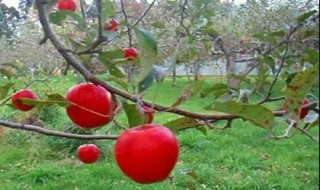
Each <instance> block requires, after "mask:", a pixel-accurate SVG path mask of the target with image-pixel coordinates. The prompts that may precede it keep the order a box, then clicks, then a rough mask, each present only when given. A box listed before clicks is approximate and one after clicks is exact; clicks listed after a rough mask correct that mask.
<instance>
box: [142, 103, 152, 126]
mask: <svg viewBox="0 0 320 190" xmlns="http://www.w3.org/2000/svg"><path fill="white" fill-rule="evenodd" d="M143 110H144V111H145V112H144V114H147V115H148V123H152V121H153V118H154V110H153V109H152V108H150V107H148V106H143Z"/></svg>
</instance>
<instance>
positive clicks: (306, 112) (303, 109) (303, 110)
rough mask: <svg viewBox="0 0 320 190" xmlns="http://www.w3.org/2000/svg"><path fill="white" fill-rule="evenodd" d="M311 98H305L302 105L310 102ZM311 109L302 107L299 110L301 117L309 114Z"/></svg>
mask: <svg viewBox="0 0 320 190" xmlns="http://www.w3.org/2000/svg"><path fill="white" fill-rule="evenodd" d="M309 103H310V102H309V100H308V99H307V98H305V99H304V100H303V102H302V106H304V105H307V104H309ZM308 112H309V109H306V108H301V109H300V112H299V118H300V119H304V118H305V117H306V116H307V115H308Z"/></svg>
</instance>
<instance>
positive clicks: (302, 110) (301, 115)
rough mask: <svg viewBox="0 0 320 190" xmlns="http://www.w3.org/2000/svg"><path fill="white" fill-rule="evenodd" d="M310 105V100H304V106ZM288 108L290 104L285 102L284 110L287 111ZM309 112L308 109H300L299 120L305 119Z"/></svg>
mask: <svg viewBox="0 0 320 190" xmlns="http://www.w3.org/2000/svg"><path fill="white" fill-rule="evenodd" d="M309 103H310V102H309V100H308V99H307V98H305V99H303V102H302V106H304V105H307V104H309ZM287 107H288V102H287V101H285V102H284V103H283V104H282V109H283V110H285V111H286V109H287ZM308 112H309V110H308V109H306V108H300V109H299V119H304V118H305V117H306V116H307V115H308Z"/></svg>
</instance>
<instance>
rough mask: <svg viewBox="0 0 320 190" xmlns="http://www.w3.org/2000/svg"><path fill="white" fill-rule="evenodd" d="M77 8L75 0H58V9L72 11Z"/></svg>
mask: <svg viewBox="0 0 320 190" xmlns="http://www.w3.org/2000/svg"><path fill="white" fill-rule="evenodd" d="M76 8H77V3H76V1H75V0H59V1H58V9H59V10H60V11H72V12H74V11H75V10H76Z"/></svg>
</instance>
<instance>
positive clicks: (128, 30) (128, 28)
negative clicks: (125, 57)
mask: <svg viewBox="0 0 320 190" xmlns="http://www.w3.org/2000/svg"><path fill="white" fill-rule="evenodd" d="M120 5H121V12H122V14H123V16H124V19H125V21H126V26H127V32H128V38H129V47H132V34H131V27H130V26H129V18H128V15H127V12H126V10H125V8H124V3H123V0H120Z"/></svg>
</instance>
